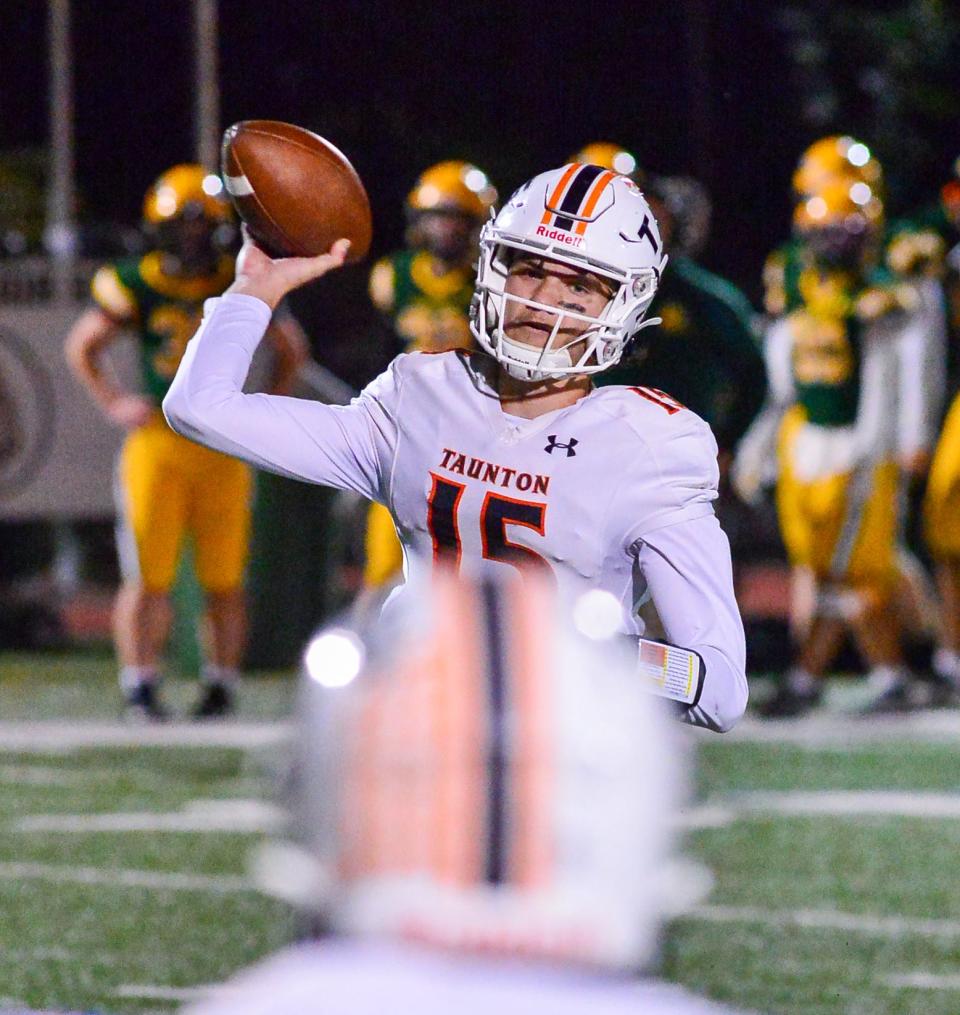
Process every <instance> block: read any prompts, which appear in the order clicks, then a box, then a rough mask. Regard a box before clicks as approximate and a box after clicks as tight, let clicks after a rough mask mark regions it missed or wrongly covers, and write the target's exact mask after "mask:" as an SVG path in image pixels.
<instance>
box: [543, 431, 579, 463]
mask: <svg viewBox="0 0 960 1015" xmlns="http://www.w3.org/2000/svg"><path fill="white" fill-rule="evenodd" d="M547 440H548V441H549V443H548V444H547V446H546V447H545V448H544V449H543V450H544V451H546V452H547V454H548V455H552V454H553V449H554V448H563V450H564V451H566V453H567V458H573V456H574V455H575V454H576V453H577V452H576V451H575V450H574V448H576V446H577V445H578V444H579V443H580V442H579V441H578V440H577V438H576V437H571V438H570V440H568V441H567V443H566V444H564V443H563V441H558V440H557V435H556V434H555V433H552V434H548V435H547Z"/></svg>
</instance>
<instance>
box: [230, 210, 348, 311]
mask: <svg viewBox="0 0 960 1015" xmlns="http://www.w3.org/2000/svg"><path fill="white" fill-rule="evenodd" d="M349 249H350V241H349V240H347V239H340V240H337V241H336V242H335V243H334V244H333V246H332V247H331V248H330V251H329V253H326V254H320V255H319V256H318V257H278V258H272V257H270V255H269V254H267V253H266V252H265V251H264V250H263V248H262V247H259V246H257V243H256V241H255V240H254V239H253V237H251V235H250V233H249V231H248V230H247V228H246V226H244V227H243V246H242V247H241V248H240V254H239V256H238V257H237V275H236V280H235V281H234V283H233V284H232V285H231V286H230V288H229V289H228V290H227V292H230V293H243V294H245V295H247V296H256V297H257V299H260V300H263V302H264V303H266V304H267V305H268V306H269V307H270V308H271V309H274V308H275V307H276V306H277V304H278V303H279V302H280V301H281V300H282V299H283V297H284V296H286V295H287V293H289V292H291V291H292V290H294V289H298V288H299V287H300V286H302V285H306V283H307V282H313V281H314V280H315V279H318V278H320V277H321V276H322V275H326V273H327V272H328V271H332V270H333V269H334V268H339V267H340V266H341V265H342V264H343V262H344V261H345V260H346V257H347V252H348V251H349Z"/></svg>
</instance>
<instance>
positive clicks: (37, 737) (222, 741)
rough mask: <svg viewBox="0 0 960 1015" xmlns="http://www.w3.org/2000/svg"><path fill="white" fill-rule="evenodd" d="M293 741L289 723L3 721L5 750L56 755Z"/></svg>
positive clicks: (0, 732) (0, 741)
mask: <svg viewBox="0 0 960 1015" xmlns="http://www.w3.org/2000/svg"><path fill="white" fill-rule="evenodd" d="M291 736H292V725H291V724H290V723H288V722H225V723H157V724H154V725H149V726H147V725H144V726H138V725H132V724H125V723H115V722H114V723H110V722H77V721H70V720H61V719H52V720H49V721H40V722H0V751H8V752H16V753H18V754H50V753H57V752H62V751H71V750H77V749H79V748H84V747H88V748H89V747H238V748H257V747H275V746H277V745H278V744H283V743H286V742H288V741H289V740H290V738H291Z"/></svg>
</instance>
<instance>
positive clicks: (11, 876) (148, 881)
mask: <svg viewBox="0 0 960 1015" xmlns="http://www.w3.org/2000/svg"><path fill="white" fill-rule="evenodd" d="M0 880H3V881H25V880H35V881H53V882H62V883H66V884H78V885H108V886H112V887H114V888H152V889H158V890H165V891H178V892H211V893H213V894H215V895H232V894H234V893H236V892H254V891H256V888H255V887H254V886H253V884H252V883H251V882H250V881H249V880H248V879H247V878H243V877H233V876H230V875H226V874H223V875H218V876H208V875H203V874H180V873H170V872H164V871H147V870H130V869H129V868H106V867H68V866H64V865H58V864H46V863H0Z"/></svg>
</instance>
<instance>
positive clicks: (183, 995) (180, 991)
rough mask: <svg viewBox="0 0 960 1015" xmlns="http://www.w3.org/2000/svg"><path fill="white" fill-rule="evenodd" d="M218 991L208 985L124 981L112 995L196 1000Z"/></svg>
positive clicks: (167, 999)
mask: <svg viewBox="0 0 960 1015" xmlns="http://www.w3.org/2000/svg"><path fill="white" fill-rule="evenodd" d="M217 992H218V988H217V987H216V986H209V987H159V986H153V985H151V984H146V983H144V984H136V983H125V984H123V986H120V987H117V989H116V990H115V991H114V992H113V996H114V997H131V998H137V997H139V998H143V999H144V1000H147V1001H197V1000H199V999H200V998H204V997H210V996H211V995H212V994H215V993H217Z"/></svg>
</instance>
